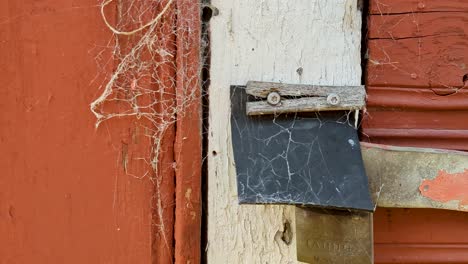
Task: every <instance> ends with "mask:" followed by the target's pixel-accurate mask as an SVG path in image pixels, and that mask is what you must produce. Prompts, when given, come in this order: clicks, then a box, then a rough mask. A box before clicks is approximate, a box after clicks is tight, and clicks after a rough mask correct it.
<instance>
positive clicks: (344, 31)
mask: <svg viewBox="0 0 468 264" xmlns="http://www.w3.org/2000/svg"><path fill="white" fill-rule="evenodd" d="M212 4H213V5H214V6H216V7H217V8H218V9H219V15H218V16H216V17H214V18H213V19H212V21H211V38H212V39H211V48H212V50H211V56H212V63H211V74H210V75H211V85H210V91H209V95H210V120H209V123H210V129H209V134H208V137H209V142H210V145H209V153H210V156H209V157H208V158H209V160H208V164H209V179H208V190H209V193H208V252H207V254H208V263H225V262H226V261H228V262H229V263H297V261H296V259H297V257H296V242H295V239H296V238H295V230H294V226H295V225H294V223H295V218H294V207H290V206H280V205H242V206H240V205H239V204H238V199H237V189H236V177H235V167H234V164H233V155H232V144H231V135H230V131H231V128H230V123H229V120H230V109H229V106H230V98H229V88H230V86H231V85H245V84H246V83H247V82H248V81H249V80H258V81H266V82H284V83H293V84H306V83H314V84H317V85H336V86H339V85H350V86H353V85H354V86H357V85H360V77H361V67H360V61H361V60H360V43H361V14H360V12H359V11H358V10H356V2H355V1H351V0H349V1H342V0H332V1H319V0H300V1H294V2H291V1H248V0H241V1H222V0H214V1H212ZM285 227H286V229H288V228H287V227H290V229H289V230H285ZM285 232H287V233H290V234H291V236H292V239H291V243H289V244H286V243H285V242H284V241H283V240H282V239H281V237H282V235H283V233H285Z"/></svg>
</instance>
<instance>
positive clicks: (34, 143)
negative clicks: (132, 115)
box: [0, 0, 153, 263]
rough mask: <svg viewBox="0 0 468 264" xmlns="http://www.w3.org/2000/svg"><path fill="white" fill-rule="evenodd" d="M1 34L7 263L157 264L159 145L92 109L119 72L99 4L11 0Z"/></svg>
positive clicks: (2, 221)
mask: <svg viewBox="0 0 468 264" xmlns="http://www.w3.org/2000/svg"><path fill="white" fill-rule="evenodd" d="M109 11H110V15H112V14H113V12H112V8H111V9H110V10H109ZM0 36H1V41H0V54H1V55H0V57H1V58H2V64H1V66H0V76H1V79H2V80H3V87H2V89H0V98H1V102H0V111H1V113H2V114H1V115H0V128H1V129H0V142H1V143H0V144H1V149H2V151H1V153H0V166H1V167H2V168H3V171H2V173H1V175H0V233H1V236H0V262H2V263H151V258H152V237H151V231H152V228H151V226H152V223H151V220H152V217H151V215H152V212H151V197H152V195H153V184H152V183H151V182H150V181H149V179H148V178H143V179H139V178H138V177H137V176H142V175H144V174H145V173H146V172H148V169H150V168H148V165H147V163H146V162H145V161H144V160H138V157H146V156H149V155H150V154H151V149H150V146H151V142H150V140H149V138H148V137H147V136H146V135H145V130H144V128H143V125H142V123H141V122H139V121H134V120H131V119H120V120H118V119H115V120H110V121H108V122H106V123H103V124H101V127H100V128H99V129H97V130H96V129H95V122H96V119H95V117H94V116H93V114H92V113H91V112H90V111H89V103H90V102H91V101H92V100H93V99H94V98H95V97H96V95H97V94H98V92H99V91H98V88H99V86H100V85H101V83H102V82H103V78H104V77H106V76H107V75H108V73H110V72H112V70H113V69H112V67H113V64H112V62H110V63H108V64H105V62H106V61H105V60H104V61H98V63H96V59H98V60H99V59H100V58H102V59H104V58H109V56H108V55H109V51H110V50H109V49H107V48H105V47H108V44H109V40H110V39H111V35H110V31H109V30H108V29H107V27H106V26H105V25H104V23H103V22H102V18H101V16H100V13H99V8H98V6H97V2H96V1H95V0H83V1H72V0H66V1H62V0H61V1H55V0H45V1H1V2H0ZM103 51H104V53H101V52H103ZM97 64H99V65H100V66H102V65H104V64H105V68H99V67H98V66H97ZM101 74H102V75H101ZM96 76H98V78H97V79H96ZM101 77H103V78H101ZM93 80H94V81H93ZM126 172H128V173H126ZM130 174H132V175H134V176H132V175H130Z"/></svg>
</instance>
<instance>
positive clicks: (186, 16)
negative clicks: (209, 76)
mask: <svg viewBox="0 0 468 264" xmlns="http://www.w3.org/2000/svg"><path fill="white" fill-rule="evenodd" d="M177 7H178V15H177V61H176V65H177V70H176V71H177V73H176V74H177V76H176V100H177V105H178V107H179V108H180V109H183V111H181V113H178V119H177V123H176V127H177V132H176V138H175V143H174V160H175V162H176V164H177V166H176V168H175V176H176V186H175V200H176V207H175V227H174V239H175V249H174V250H175V251H174V253H175V254H174V255H175V262H174V263H175V264H188V263H190V264H197V263H200V261H201V252H202V249H201V246H200V242H201V162H202V142H201V139H202V131H201V122H202V109H201V107H202V102H201V83H200V78H201V74H200V71H201V66H202V65H201V62H202V60H201V50H200V45H201V43H200V41H201V36H200V30H201V20H200V19H201V15H200V10H201V7H200V2H199V1H191V0H177Z"/></svg>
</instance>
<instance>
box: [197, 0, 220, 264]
mask: <svg viewBox="0 0 468 264" xmlns="http://www.w3.org/2000/svg"><path fill="white" fill-rule="evenodd" d="M201 11H202V12H201V19H202V28H201V43H202V45H201V46H202V50H201V59H202V62H201V63H202V69H201V81H202V104H203V106H202V115H203V116H202V118H203V121H202V174H201V193H202V197H201V199H202V201H201V202H202V206H201V207H202V219H201V238H200V239H201V243H200V251H201V263H207V256H206V248H207V245H208V149H209V145H208V143H209V142H208V133H209V96H208V95H209V87H210V62H211V51H210V24H209V22H210V20H211V18H212V17H213V16H216V15H218V10H217V9H216V8H215V7H213V6H212V5H211V4H210V0H202V10H201ZM213 155H216V151H213Z"/></svg>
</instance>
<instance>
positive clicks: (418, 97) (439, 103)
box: [366, 86, 468, 124]
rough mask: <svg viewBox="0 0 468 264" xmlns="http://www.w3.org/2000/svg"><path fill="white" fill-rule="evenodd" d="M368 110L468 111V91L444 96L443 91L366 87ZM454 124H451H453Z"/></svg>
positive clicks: (461, 90) (459, 91)
mask: <svg viewBox="0 0 468 264" xmlns="http://www.w3.org/2000/svg"><path fill="white" fill-rule="evenodd" d="M366 90H367V108H368V109H371V108H376V109H385V108H390V109H392V110H393V109H406V110H409V109H410V110H432V111H452V110H464V111H468V90H465V89H460V90H458V91H457V92H455V93H453V94H450V95H444V94H445V93H446V92H447V91H444V90H443V89H439V90H437V89H426V88H411V89H409V88H401V87H372V86H368V87H366ZM452 123H453V122H451V124H452Z"/></svg>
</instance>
